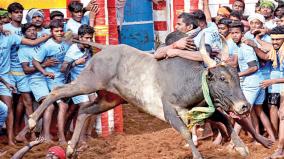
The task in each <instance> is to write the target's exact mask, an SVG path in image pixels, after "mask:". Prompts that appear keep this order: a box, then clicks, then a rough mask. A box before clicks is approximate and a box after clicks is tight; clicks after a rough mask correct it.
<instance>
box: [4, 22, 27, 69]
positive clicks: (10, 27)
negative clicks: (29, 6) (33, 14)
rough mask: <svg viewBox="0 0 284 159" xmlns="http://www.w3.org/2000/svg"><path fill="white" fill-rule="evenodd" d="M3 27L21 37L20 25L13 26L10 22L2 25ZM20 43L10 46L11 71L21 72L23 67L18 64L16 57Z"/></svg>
mask: <svg viewBox="0 0 284 159" xmlns="http://www.w3.org/2000/svg"><path fill="white" fill-rule="evenodd" d="M3 29H5V30H9V31H10V32H11V33H12V34H15V35H17V36H19V37H21V38H22V37H23V33H22V31H21V27H15V26H13V25H12V24H11V23H8V24H5V25H3ZM19 47H20V45H19V44H14V45H13V46H12V48H11V54H10V56H11V71H16V72H23V68H22V66H21V64H20V61H19V57H18V50H19Z"/></svg>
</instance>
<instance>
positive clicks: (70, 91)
mask: <svg viewBox="0 0 284 159" xmlns="http://www.w3.org/2000/svg"><path fill="white" fill-rule="evenodd" d="M87 72H88V71H86V72H84V74H81V75H80V76H79V77H78V79H77V80H75V81H73V82H72V83H70V84H66V85H63V86H60V87H56V88H55V89H54V90H52V91H51V92H50V94H49V95H48V96H47V97H46V99H45V100H44V101H43V102H42V104H41V105H40V106H39V107H38V108H37V109H36V110H35V112H34V113H33V114H31V115H30V118H29V120H28V125H29V128H30V129H33V128H34V127H35V126H36V122H37V120H38V119H39V118H40V116H41V115H42V114H43V112H44V111H45V109H46V108H47V107H48V106H49V105H51V104H52V103H54V102H55V101H57V100H59V99H61V98H65V97H73V96H76V95H81V94H90V93H93V92H95V91H97V88H96V86H97V85H96V84H97V83H96V81H95V80H94V79H92V74H91V73H92V72H89V75H88V73H87Z"/></svg>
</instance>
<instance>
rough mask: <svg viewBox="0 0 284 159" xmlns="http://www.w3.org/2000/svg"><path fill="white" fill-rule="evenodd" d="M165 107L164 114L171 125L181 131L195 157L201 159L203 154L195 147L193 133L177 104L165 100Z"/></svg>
mask: <svg viewBox="0 0 284 159" xmlns="http://www.w3.org/2000/svg"><path fill="white" fill-rule="evenodd" d="M163 108H164V114H165V119H166V120H167V121H168V122H169V123H170V124H171V126H172V127H173V128H174V129H176V130H177V131H178V132H180V133H181V135H182V136H183V138H184V139H185V140H186V141H187V142H188V144H189V146H190V148H191V151H192V154H193V158H194V159H201V158H202V157H201V154H200V152H199V151H198V150H197V148H196V147H195V145H194V143H193V141H192V139H191V133H190V131H189V130H188V128H187V126H186V125H185V123H184V122H183V121H182V119H181V118H180V117H179V115H178V112H177V110H176V109H175V106H174V105H173V104H171V103H170V102H168V101H165V100H163Z"/></svg>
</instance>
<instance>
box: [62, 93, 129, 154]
mask: <svg viewBox="0 0 284 159" xmlns="http://www.w3.org/2000/svg"><path fill="white" fill-rule="evenodd" d="M107 96H108V94H104V96H100V94H99V97H98V98H99V99H98V103H95V104H94V105H92V106H90V107H83V108H80V110H79V115H78V118H77V121H76V126H75V130H74V133H73V136H72V139H71V141H69V142H68V146H67V150H66V154H67V157H68V158H70V157H72V155H73V153H74V150H75V148H76V145H77V144H78V141H79V138H80V134H81V131H82V128H83V126H84V124H85V121H86V120H87V118H88V117H89V116H91V115H92V114H100V113H102V112H105V111H108V110H110V109H112V108H114V107H115V106H117V105H119V104H121V103H123V102H124V101H123V100H122V99H121V98H113V100H111V101H110V100H108V98H107Z"/></svg>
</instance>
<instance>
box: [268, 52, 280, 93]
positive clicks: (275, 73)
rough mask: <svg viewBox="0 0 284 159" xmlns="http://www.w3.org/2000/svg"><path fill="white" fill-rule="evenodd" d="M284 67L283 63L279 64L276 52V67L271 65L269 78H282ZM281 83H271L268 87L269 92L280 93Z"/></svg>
mask: <svg viewBox="0 0 284 159" xmlns="http://www.w3.org/2000/svg"><path fill="white" fill-rule="evenodd" d="M283 70H284V68H283V63H282V64H280V57H279V55H278V54H277V67H276V68H274V67H273V66H272V65H271V73H270V79H277V78H284V75H283V73H284V71H283ZM281 85H283V84H280V83H279V84H273V85H271V86H270V87H269V88H268V92H269V93H281Z"/></svg>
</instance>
